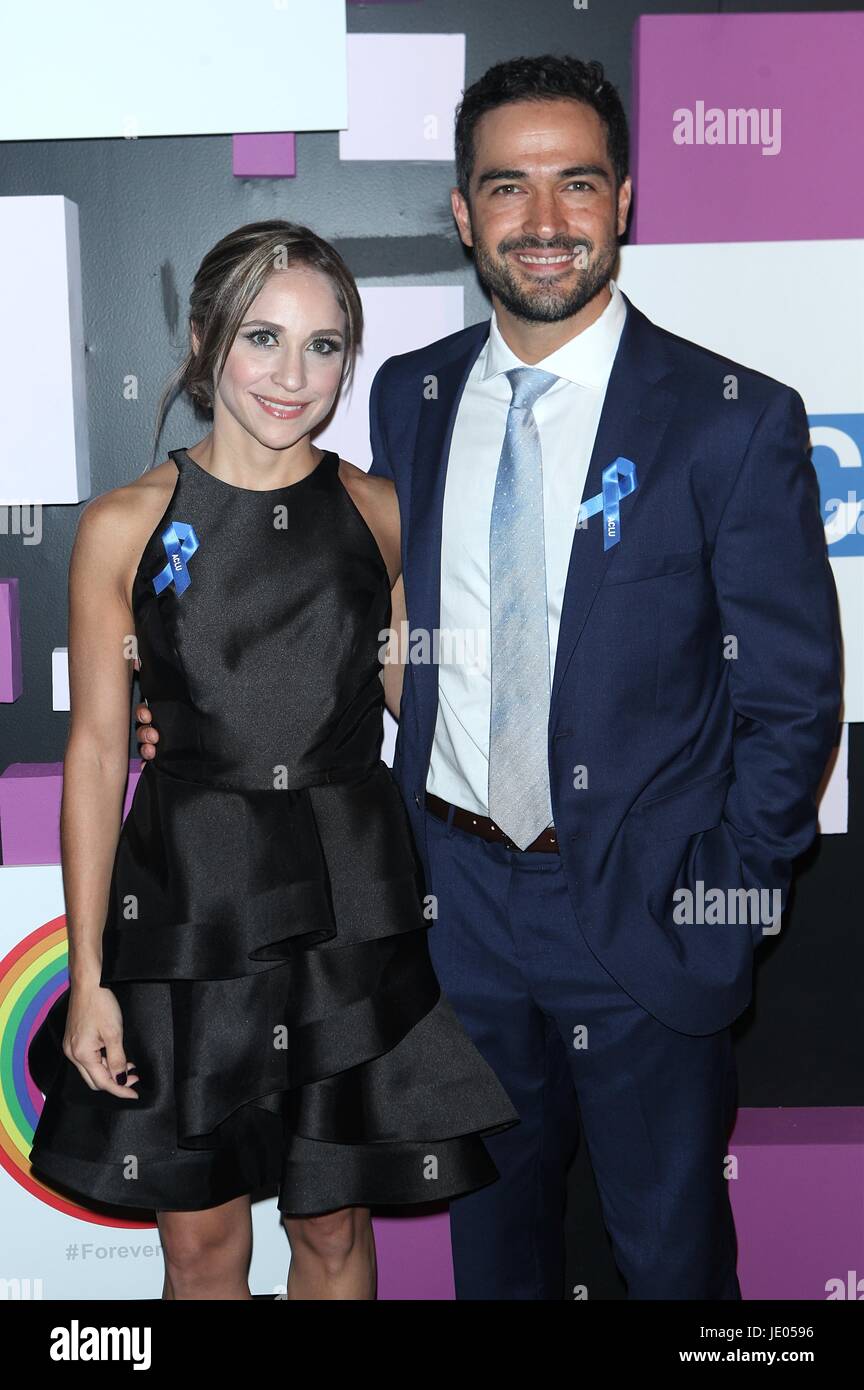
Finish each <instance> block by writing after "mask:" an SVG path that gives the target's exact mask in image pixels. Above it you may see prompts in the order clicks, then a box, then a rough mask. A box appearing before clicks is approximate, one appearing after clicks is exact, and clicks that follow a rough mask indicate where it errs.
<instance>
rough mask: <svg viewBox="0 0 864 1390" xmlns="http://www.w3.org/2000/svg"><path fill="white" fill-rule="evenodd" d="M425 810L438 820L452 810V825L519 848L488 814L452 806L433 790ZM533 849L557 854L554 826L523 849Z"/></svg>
mask: <svg viewBox="0 0 864 1390" xmlns="http://www.w3.org/2000/svg"><path fill="white" fill-rule="evenodd" d="M426 810H427V811H429V812H430V813H431V814H432V815H433V816H437V818H438V820H444V821H446V820H448V819H449V815H450V812H451V811H452V812H453V820H452V822H451V824H452V825H455V826H456V827H457V828H458V829H459V830H467V831H468V833H469V834H470V835H479V836H480V838H481V840H493V841H495V842H496V843H498V844H502V845H504V846H505V847H506V848H507V849H519V846H518V845H514V843H513V841H512V840H510V839H508V837H507V836H506V835H505V834H504V831H503V830H501V829H500V828H499V826H497V825H496V824H495V822H494V821H493V820H490V818H489V817H488V816H480V815H475V814H474V812H473V811H466V810H465V808H464V807H463V806H453V805H451V803H450V802H449V801H443V800H442V799H441V797H440V796H435V795H434V793H433V792H427V793H426ZM532 850H535V851H537V852H538V853H541V854H559V853H560V851H559V849H558V836H557V833H556V831H555V827H554V825H553V826H549V827H548V828H547V829H546V830H541V832H540V834H539V835H538V836H537V839H536V840H534V841H532V843H531V844H530V845H526V846H525V849H524V851H520V853H521V852H524V853H525V854H528V853H529V852H530V851H532Z"/></svg>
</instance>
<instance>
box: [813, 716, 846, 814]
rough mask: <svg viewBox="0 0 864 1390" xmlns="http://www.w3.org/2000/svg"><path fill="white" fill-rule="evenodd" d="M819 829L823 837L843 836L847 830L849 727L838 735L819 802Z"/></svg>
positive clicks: (844, 728)
mask: <svg viewBox="0 0 864 1390" xmlns="http://www.w3.org/2000/svg"><path fill="white" fill-rule="evenodd" d="M819 829H820V830H821V831H822V834H823V835H845V834H846V832H847V830H848V829H849V725H848V724H844V725H843V727H842V729H841V733H840V746H839V748H838V749H837V761H836V762H835V764H834V766H833V767H832V769H831V776H830V777H829V778H828V781H827V782H826V784H825V786H824V787H823V789H822V796H821V798H820V800H819Z"/></svg>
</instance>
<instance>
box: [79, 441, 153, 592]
mask: <svg viewBox="0 0 864 1390" xmlns="http://www.w3.org/2000/svg"><path fill="white" fill-rule="evenodd" d="M176 484H177V468H176V465H175V464H173V463H172V462H171V461H170V460H168V462H166V463H160V464H158V465H157V466H156V467H155V468H150V469H148V470H147V472H146V473H142V474H141V476H140V477H138V478H134V479H133V480H132V481H131V482H129V483H123V484H121V486H120V487H115V488H110V489H109V490H108V491H107V492H102V493H100V494H99V496H98V497H93V498H91V499H90V501H89V502H87V503H86V504H85V506H84V509H83V511H82V512H81V515H80V517H79V519H78V531H77V535H76V538H75V551H76V558H77V559H78V563H79V564H82V563H83V564H86V563H87V560H88V558H89V557H91V556H92V557H93V558H94V559H95V558H96V556H97V555H98V557H99V563H100V564H101V565H102V566H103V567H104V566H105V565H106V564H107V565H111V566H113V567H114V568H115V569H116V571H117V575H118V578H120V579H121V580H122V581H123V586H124V590H125V591H126V592H127V593H128V592H129V591H130V588H131V580H132V578H133V577H134V572H135V569H136V568H137V565H138V560H139V559H140V556H141V552H142V550H143V548H144V546H145V545H146V543H147V540H148V539H149V537H150V534H151V532H152V530H153V527H154V526H155V525H156V523H157V522H158V520H159V518H160V517H161V516H162V514H163V512H164V511H165V508H166V507H167V505H168V503H169V501H170V500H171V494H172V493H173V491H174V488H175V487H176Z"/></svg>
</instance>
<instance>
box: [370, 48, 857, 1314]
mask: <svg viewBox="0 0 864 1390" xmlns="http://www.w3.org/2000/svg"><path fill="white" fill-rule="evenodd" d="M456 150H457V182H458V187H457V188H456V189H454V191H453V193H452V206H453V212H454V216H455V218H456V222H457V224H458V228H459V233H460V235H461V238H462V240H463V242H464V243H465V245H466V246H470V247H472V248H473V253H474V261H475V264H476V267H477V272H478V275H479V277H480V279H481V281H482V283H483V285H484V286H485V288H486V289H487V290H488V291H489V293H490V294H491V298H492V304H493V308H494V313H493V317H492V320H491V322H486V323H479V324H475V325H473V326H472V327H470V328H467V329H465V330H464V331H462V332H459V333H455V334H452V335H450V336H449V337H447V338H444V339H442V340H441V341H440V342H436V343H433V344H431V345H430V346H428V347H424V348H421V349H419V350H418V351H415V352H409V353H406V354H403V355H400V356H398V357H392V358H390V359H389V360H388V361H386V362H385V363H384V365H383V366H382V367H381V369H380V371H379V372H378V374H377V376H376V378H375V382H374V385H373V389H372V396H371V402H370V411H371V431H372V444H373V454H374V461H373V465H372V470H373V472H375V473H379V474H384V475H386V476H388V477H391V478H393V479H394V480H395V483H396V487H397V490H398V494H399V503H400V511H401V516H402V537H403V574H404V582H405V593H406V602H407V615H408V623H409V630H410V633H411V635H412V638H413V636H414V635H415V634H418V633H420V634H427V635H429V636H430V637H431V635H432V634H438V641H439V659H438V660H437V661H436V662H434V663H427V664H423V663H422V662H414V661H409V663H408V664H407V666H406V669H405V681H404V689H403V694H402V703H401V711H400V721H399V734H398V739H397V743H396V754H395V762H394V774H395V776H396V777H397V779H398V781H399V784H400V787H401V789H402V791H403V794H404V797H405V801H406V804H407V807H408V811H409V814H410V819H411V822H412V827H413V830H414V834H415V837H416V841H417V845H418V847H419V852H420V857H421V860H422V863H423V867H424V870H425V873H426V877H427V882H428V887H429V889H430V891H431V892H432V893H433V894H434V895H435V896H436V898H437V913H438V916H437V920H436V922H435V923H434V925H433V926H432V928H431V931H430V947H431V950H432V955H433V960H434V963H435V967H436V969H437V972H438V975H439V977H440V980H441V984H442V988H443V990H444V992H445V993H446V994H447V996H448V997H449V999H450V1001H451V1003H452V1005H453V1007H454V1008H455V1010H456V1013H457V1015H458V1016H459V1018H460V1020H461V1022H462V1024H463V1026H464V1027H465V1028H466V1030H467V1031H468V1033H469V1034H470V1036H471V1037H472V1038H473V1040H474V1042H475V1043H476V1045H477V1046H478V1048H479V1049H480V1051H481V1052H482V1053H483V1054H484V1056H485V1057H486V1058H487V1060H488V1061H489V1063H490V1064H491V1065H492V1067H493V1068H494V1069H495V1071H496V1073H497V1075H498V1076H499V1078H500V1080H501V1082H502V1084H503V1085H504V1086H505V1088H506V1090H507V1091H508V1093H509V1094H510V1097H511V1099H512V1100H513V1103H514V1105H515V1106H516V1108H517V1110H518V1111H519V1114H520V1117H521V1123H520V1124H519V1125H518V1126H515V1127H514V1128H512V1129H511V1130H509V1131H507V1132H505V1133H503V1134H500V1135H497V1136H494V1137H493V1138H491V1139H489V1140H488V1141H487V1142H488V1144H489V1148H490V1152H491V1153H492V1155H493V1157H494V1159H495V1161H496V1164H497V1166H498V1168H499V1171H500V1174H501V1177H500V1180H499V1181H498V1182H495V1183H493V1184H491V1185H490V1186H489V1187H487V1188H485V1189H483V1190H482V1191H480V1192H477V1193H473V1194H471V1195H469V1196H467V1197H463V1198H460V1199H458V1200H456V1201H455V1202H453V1203H452V1205H451V1226H452V1235H453V1251H454V1263H455V1273H456V1286H457V1295H458V1297H460V1298H467V1299H480V1298H488V1299H560V1298H561V1297H562V1295H563V1270H564V1252H563V1229H562V1226H563V1223H562V1215H563V1208H564V1197H565V1178H566V1171H567V1167H568V1164H569V1162H570V1160H571V1158H572V1155H573V1152H574V1149H575V1145H576V1140H577V1119H576V1114H577V1109H576V1101H577V1098H578V1107H579V1114H580V1115H581V1124H582V1127H583V1129H584V1134H585V1138H586V1141H587V1145H588V1150H589V1152H590V1156H591V1160H592V1163H593V1167H594V1172H595V1175H596V1179H597V1185H598V1189H599V1193H600V1198H601V1203H602V1209H603V1215H604V1220H605V1223H606V1226H607V1229H608V1231H609V1234H610V1238H611V1240H612V1244H613V1249H614V1252H615V1257H616V1260H617V1263H618V1265H619V1268H620V1270H621V1272H622V1274H623V1276H624V1279H625V1281H626V1283H627V1289H628V1296H629V1297H630V1298H634V1299H737V1298H740V1296H741V1295H740V1289H739V1286H738V1281H737V1277H736V1270H735V1264H736V1252H735V1232H734V1226H733V1222H732V1217H731V1208H730V1204H729V1196H728V1187H727V1178H726V1174H725V1172H724V1156H725V1154H726V1144H727V1138H728V1132H729V1127H730V1124H731V1121H732V1118H733V1115H734V1107H735V1093H736V1075H735V1065H734V1058H733V1051H732V1043H731V1037H730V1024H731V1023H732V1021H733V1020H734V1019H735V1018H736V1016H737V1015H738V1014H740V1013H741V1011H742V1010H743V1009H744V1008H745V1006H746V1005H747V1003H748V1001H749V999H750V996H751V988H752V967H753V952H754V947H755V946H757V945H758V944H759V943H760V941H761V940H762V938H763V936H764V935H773V934H776V932H777V931H778V930H779V913H780V910H782V907H783V905H784V904H785V901H786V894H787V889H788V885H789V881H790V876H791V867H792V861H793V860H794V859H795V858H796V856H798V855H800V854H801V852H802V851H803V850H805V849H806V848H807V846H808V845H809V844H810V842H811V841H812V839H813V837H814V834H815V831H816V826H817V818H816V805H815V800H814V797H815V792H816V789H817V786H818V784H819V781H820V778H821V775H822V773H823V771H824V769H825V766H826V762H827V759H828V757H829V754H830V751H831V748H832V745H833V743H834V742H835V736H836V731H837V720H838V711H839V704H840V639H839V630H838V617H837V604H836V594H835V589H834V583H833V578H832V574H831V570H830V567H829V563H828V559H827V556H826V549H825V540H824V533H823V528H822V524H821V519H820V511H819V502H818V489H817V483H816V477H815V473H814V471H813V468H812V465H811V463H810V461H809V458H808V444H809V437H808V426H807V419H806V416H805V412H804V406H803V404H802V401H801V398H800V396H799V395H798V394H797V393H796V392H795V391H793V390H791V389H790V388H789V387H787V386H784V385H781V384H780V383H779V382H777V381H774V380H772V379H771V378H769V377H767V376H765V375H763V374H762V373H760V372H757V371H753V370H751V369H749V368H747V367H745V366H742V365H740V364H738V363H735V362H731V361H729V360H727V359H725V358H723V357H721V356H719V355H717V354H716V353H713V352H709V351H707V350H706V349H704V348H701V347H698V346H696V345H695V344H693V343H689V342H687V341H685V340H684V339H682V338H679V337H676V336H675V335H673V334H671V333H668V332H666V331H665V330H663V329H662V328H659V327H657V326H655V325H654V324H653V323H651V322H650V321H649V320H648V319H647V318H646V317H645V315H644V314H642V313H640V311H639V310H638V309H637V308H636V307H635V306H634V305H633V304H631V303H630V302H629V300H628V299H627V298H626V296H625V295H623V294H622V292H621V291H620V290H619V289H618V288H617V286H616V285H615V283H614V281H613V280H612V278H611V276H612V273H613V268H614V264H615V259H616V254H617V245H618V238H619V237H620V236H621V235H622V234H623V232H624V230H625V227H626V223H627V215H628V210H629V205H630V198H631V181H630V178H629V177H628V162H627V161H628V139H627V126H626V119H625V116H624V112H623V109H622V107H621V103H620V100H619V98H618V95H617V93H616V92H615V90H614V88H613V87H612V86H611V84H610V83H608V82H606V81H605V80H604V78H603V73H602V68H600V66H599V64H583V63H581V62H578V61H576V60H574V59H570V58H555V57H544V58H537V59H516V60H515V61H513V62H509V63H503V64H499V65H497V66H496V67H494V68H492V69H491V70H490V71H489V72H487V73H486V74H485V76H483V77H482V78H481V79H480V80H479V81H478V82H477V83H475V84H474V85H473V86H472V87H470V88H469V89H468V90H467V91H466V93H465V96H464V100H463V102H462V104H461V106H460V108H459V112H458V114H457V125H456ZM478 637H479V638H481V639H483V640H482V641H480V643H479V644H478V642H477V640H476V639H477V638H478ZM484 642H485V652H484V651H480V652H479V657H480V659H478V646H479V647H480V648H482V647H483V646H484ZM588 1292H589V1295H590V1290H589V1291H588Z"/></svg>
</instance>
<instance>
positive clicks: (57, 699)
mask: <svg viewBox="0 0 864 1390" xmlns="http://www.w3.org/2000/svg"><path fill="white" fill-rule="evenodd" d="M51 708H52V709H60V710H63V709H68V708H69V652H68V650H67V648H66V647H55V648H54V650H53V652H52V653H51Z"/></svg>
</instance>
